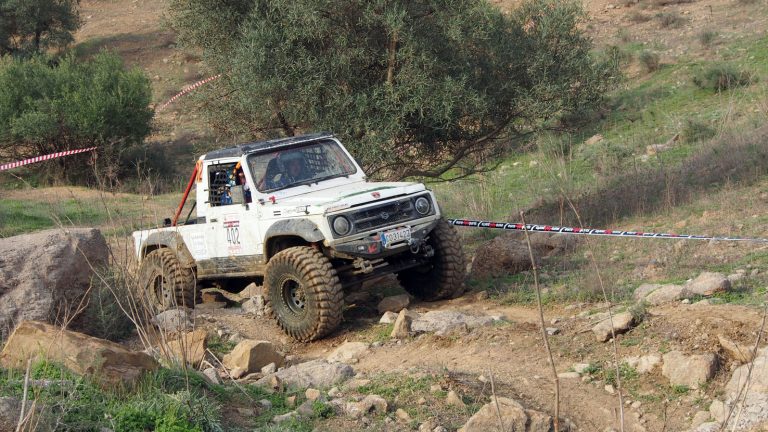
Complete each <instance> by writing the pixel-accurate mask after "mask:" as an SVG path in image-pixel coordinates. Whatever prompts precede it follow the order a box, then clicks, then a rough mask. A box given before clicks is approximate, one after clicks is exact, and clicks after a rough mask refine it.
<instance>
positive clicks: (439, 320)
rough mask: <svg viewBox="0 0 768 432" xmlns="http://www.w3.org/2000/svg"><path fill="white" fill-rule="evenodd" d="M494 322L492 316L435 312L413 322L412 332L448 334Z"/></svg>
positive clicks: (451, 311)
mask: <svg viewBox="0 0 768 432" xmlns="http://www.w3.org/2000/svg"><path fill="white" fill-rule="evenodd" d="M494 321H495V320H494V318H493V317H490V316H475V315H469V314H465V313H462V312H458V311H454V310H435V311H429V312H427V313H425V314H424V315H421V316H419V317H418V318H416V319H415V320H413V322H412V323H411V330H412V331H414V332H417V333H425V332H437V333H448V332H450V331H452V330H455V329H460V328H465V329H473V328H476V327H483V326H487V325H491V324H492V323H493V322H494Z"/></svg>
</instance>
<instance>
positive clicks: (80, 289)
mask: <svg viewBox="0 0 768 432" xmlns="http://www.w3.org/2000/svg"><path fill="white" fill-rule="evenodd" d="M108 256H109V251H108V249H107V242H106V240H104V237H103V236H102V235H101V232H100V231H99V230H97V229H91V228H71V229H67V230H63V229H53V230H46V231H40V232H37V233H34V234H24V235H19V236H14V237H8V238H0V339H4V338H6V337H7V336H8V334H7V333H6V332H7V330H8V329H12V328H13V327H14V324H16V323H19V322H21V321H24V320H35V321H45V322H55V319H56V318H57V317H58V318H63V317H65V316H66V317H67V318H72V314H73V313H74V312H75V311H76V309H77V306H78V305H79V304H80V301H81V300H82V298H83V296H84V295H85V294H86V292H87V291H88V288H89V287H90V284H91V276H92V274H93V270H92V268H94V267H96V268H98V267H100V266H103V265H105V264H106V262H107V257H108Z"/></svg>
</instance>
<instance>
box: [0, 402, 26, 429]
mask: <svg viewBox="0 0 768 432" xmlns="http://www.w3.org/2000/svg"><path fill="white" fill-rule="evenodd" d="M20 413H21V401H20V400H18V399H16V398H12V397H0V431H8V432H12V431H15V430H16V424H17V423H18V422H19V415H20Z"/></svg>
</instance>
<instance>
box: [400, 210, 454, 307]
mask: <svg viewBox="0 0 768 432" xmlns="http://www.w3.org/2000/svg"><path fill="white" fill-rule="evenodd" d="M427 244H428V245H430V246H432V249H433V250H434V251H435V255H434V256H433V257H432V258H431V259H430V262H429V263H428V264H426V265H424V266H421V267H416V268H412V269H408V270H403V271H401V272H400V273H398V275H397V278H398V279H399V280H400V284H401V285H402V286H403V288H405V290H406V291H408V293H410V294H411V295H413V296H415V297H417V298H419V299H421V300H426V301H434V300H440V299H446V298H456V297H458V296H460V295H461V294H462V293H463V292H464V279H465V275H466V267H467V265H466V261H465V258H464V251H463V250H462V248H461V238H460V237H459V234H458V233H457V232H456V229H455V228H454V227H453V226H452V225H451V224H449V223H448V222H447V221H446V220H445V219H440V220H439V221H438V222H437V225H436V226H435V228H434V229H433V230H432V232H431V233H430V234H429V239H428V240H427Z"/></svg>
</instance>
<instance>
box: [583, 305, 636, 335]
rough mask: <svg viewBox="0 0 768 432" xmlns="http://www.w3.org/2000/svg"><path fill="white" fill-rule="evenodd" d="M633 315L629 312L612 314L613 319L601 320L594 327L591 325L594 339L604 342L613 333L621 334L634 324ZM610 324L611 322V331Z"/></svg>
mask: <svg viewBox="0 0 768 432" xmlns="http://www.w3.org/2000/svg"><path fill="white" fill-rule="evenodd" d="M634 321H635V319H634V317H632V314H631V313H630V312H622V313H619V314H616V315H613V319H612V320H611V319H606V320H603V321H601V322H599V323H597V325H595V326H594V327H592V333H594V334H595V339H597V341H598V342H605V341H607V340H610V339H611V338H612V337H613V335H614V334H621V333H624V332H626V331H627V330H629V329H631V328H632V325H633V324H634ZM611 324H613V332H611Z"/></svg>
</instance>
